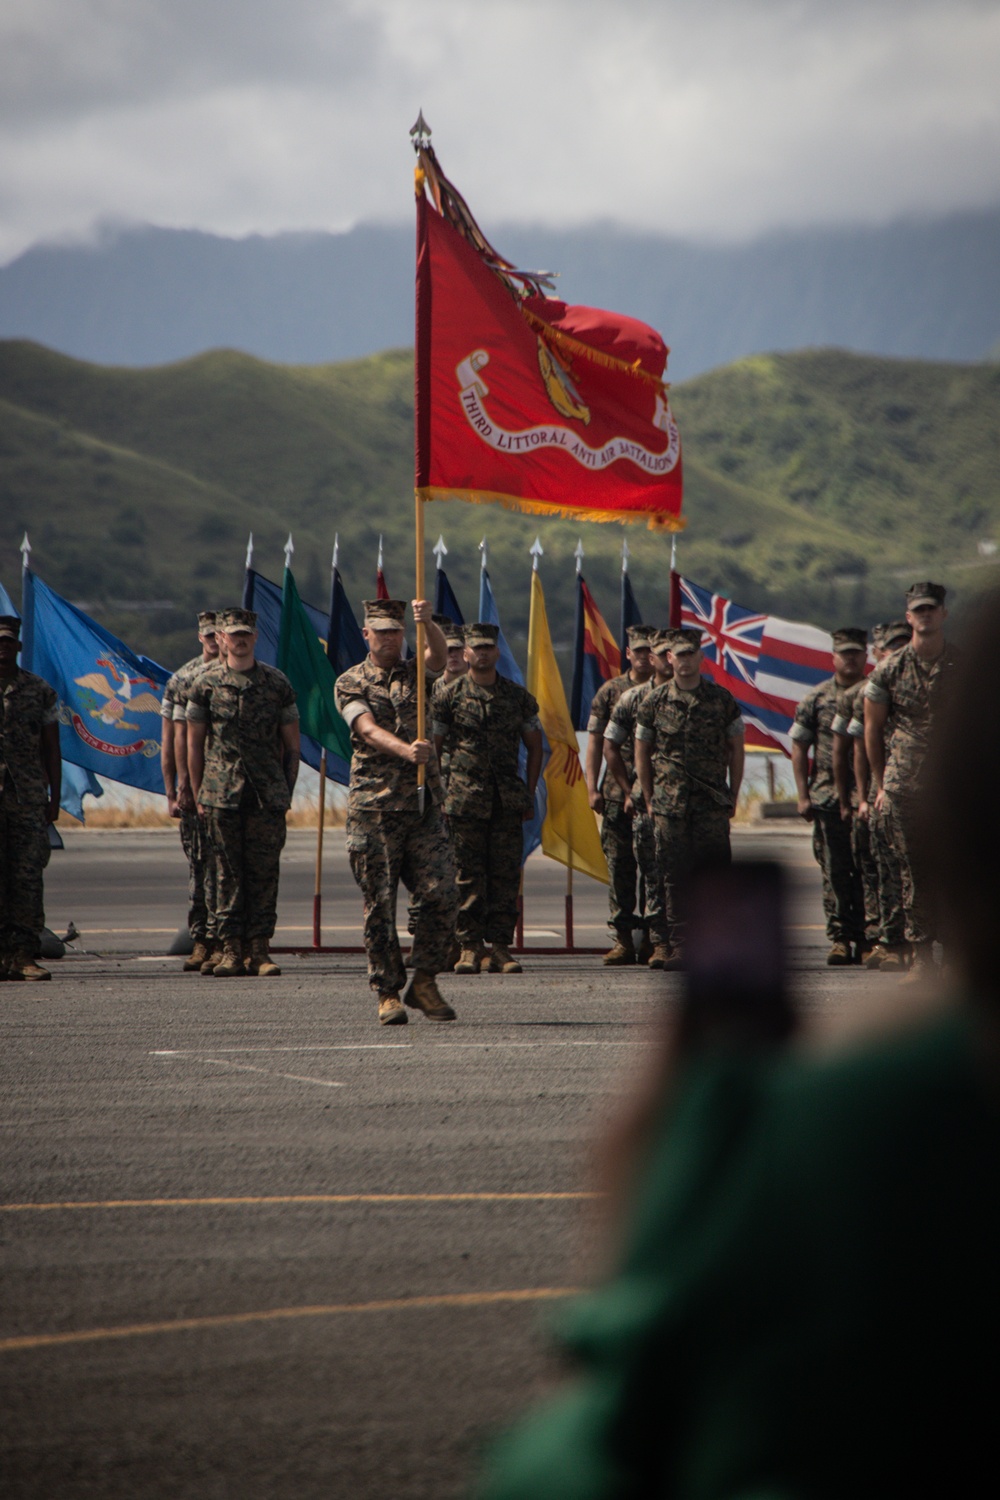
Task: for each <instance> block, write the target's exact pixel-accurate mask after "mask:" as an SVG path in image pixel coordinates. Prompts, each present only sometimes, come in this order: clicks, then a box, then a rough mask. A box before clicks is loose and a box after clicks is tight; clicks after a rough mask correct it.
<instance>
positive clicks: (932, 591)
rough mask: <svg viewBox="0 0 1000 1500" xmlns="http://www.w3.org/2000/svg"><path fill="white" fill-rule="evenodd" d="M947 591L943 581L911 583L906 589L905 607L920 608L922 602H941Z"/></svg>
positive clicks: (934, 603) (933, 603)
mask: <svg viewBox="0 0 1000 1500" xmlns="http://www.w3.org/2000/svg"><path fill="white" fill-rule="evenodd" d="M947 592H948V590H947V589H946V588H945V586H944V584H943V583H913V584H911V585H910V587H909V588H908V589H907V590H906V607H907V609H920V607H921V605H924V604H931V605H936V604H943V603H944V596H945V594H946V593H947Z"/></svg>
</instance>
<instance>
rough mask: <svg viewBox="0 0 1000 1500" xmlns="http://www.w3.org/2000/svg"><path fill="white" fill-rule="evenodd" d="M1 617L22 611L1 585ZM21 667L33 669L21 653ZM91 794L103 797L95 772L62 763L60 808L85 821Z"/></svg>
mask: <svg viewBox="0 0 1000 1500" xmlns="http://www.w3.org/2000/svg"><path fill="white" fill-rule="evenodd" d="M0 615H18V617H20V611H19V610H17V609H15V608H14V601H13V599H12V598H11V597H10V595H9V594H8V592H7V590H6V589H5V588H4V586H3V584H2V583H0ZM21 658H22V660H21V665H22V667H24V670H25V671H26V672H30V671H31V670H32V669H31V667H30V666H29V665H28V664H27V662H26V661H25V660H24V652H23V651H22V653H21ZM87 794H89V795H90V796H91V797H103V796H104V788H103V787H102V786H101V783H100V782H99V781H98V779H97V777H96V776H95V775H94V773H93V771H85V770H84V768H83V767H82V766H74V765H73V764H72V763H71V762H70V761H68V760H64V761H63V763H62V793H61V796H60V799H59V806H60V807H61V808H62V810H63V812H68V813H69V815H70V817H71V818H79V820H80V822H81V823H82V822H83V821H84V816H83V798H84V796H85V795H87Z"/></svg>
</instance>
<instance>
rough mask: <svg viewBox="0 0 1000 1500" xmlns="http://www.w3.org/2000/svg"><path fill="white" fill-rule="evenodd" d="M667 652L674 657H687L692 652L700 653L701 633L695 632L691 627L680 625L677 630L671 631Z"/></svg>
mask: <svg viewBox="0 0 1000 1500" xmlns="http://www.w3.org/2000/svg"><path fill="white" fill-rule="evenodd" d="M667 650H668V651H670V652H672V653H673V655H674V656H688V655H690V653H691V652H692V651H700V650H701V631H700V630H696V629H695V628H694V626H693V625H682V626H681V627H680V628H679V629H678V630H671V631H670V632H669V640H668V645H667Z"/></svg>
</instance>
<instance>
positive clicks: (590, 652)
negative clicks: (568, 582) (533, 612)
mask: <svg viewBox="0 0 1000 1500" xmlns="http://www.w3.org/2000/svg"><path fill="white" fill-rule="evenodd" d="M618 660H619V656H618V642H617V641H616V640H615V638H614V636H613V635H612V634H611V631H610V630H609V629H608V626H607V623H606V621H605V619H604V616H603V615H602V614H601V611H600V610H599V609H598V607H597V605H596V604H595V603H594V596H593V594H592V593H591V592H590V590H589V588H588V587H587V585H586V583H585V582H584V580H583V574H582V573H578V574H577V575H576V629H575V631H574V634H573V690H572V692H571V694H570V699H571V701H570V717H571V719H572V720H573V727H574V728H575V729H586V727H587V722H588V720H589V718H590V705H591V703H592V702H593V700H594V694H595V693H596V692H597V689H598V688H599V687H602V686H603V685H604V683H606V682H610V681H611V678H612V677H617V676H618V674H619V666H618Z"/></svg>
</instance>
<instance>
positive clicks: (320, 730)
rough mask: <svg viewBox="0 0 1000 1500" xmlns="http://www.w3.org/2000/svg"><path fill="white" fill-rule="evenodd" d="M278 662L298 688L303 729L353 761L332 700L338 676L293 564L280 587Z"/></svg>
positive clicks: (346, 731) (344, 728) (333, 752)
mask: <svg viewBox="0 0 1000 1500" xmlns="http://www.w3.org/2000/svg"><path fill="white" fill-rule="evenodd" d="M278 666H279V668H280V669H281V671H282V672H284V674H285V676H286V677H287V678H288V680H289V681H290V682H291V684H292V687H293V688H294V689H295V697H296V699H297V700H298V705H299V720H300V724H301V728H302V733H303V734H308V735H310V736H311V738H312V739H314V740H315V741H316V742H317V744H320V745H323V746H324V747H325V749H327V750H328V751H329V752H330V754H331V755H339V756H341V757H342V759H344V760H346V761H350V759H351V734H350V730H349V729H348V727H347V725H346V724H345V723H344V721H343V719H342V718H341V717H340V715H339V713H338V712H337V709H336V706H335V704H334V701H333V685H334V683H335V682H336V680H337V679H336V677H335V675H334V671H333V667H332V665H331V663H330V659H329V657H328V656H327V654H326V652H325V651H324V650H323V647H322V645H321V644H320V640H319V636H318V635H317V634H316V632H315V630H314V629H313V627H312V624H311V623H310V620H309V616H308V615H307V614H306V612H305V609H304V607H303V604H302V600H301V599H300V598H299V591H298V589H297V588H296V587H295V579H294V578H293V577H292V572H291V569H290V568H286V569H285V577H284V580H283V584H282V590H281V633H280V635H279V636H278Z"/></svg>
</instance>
